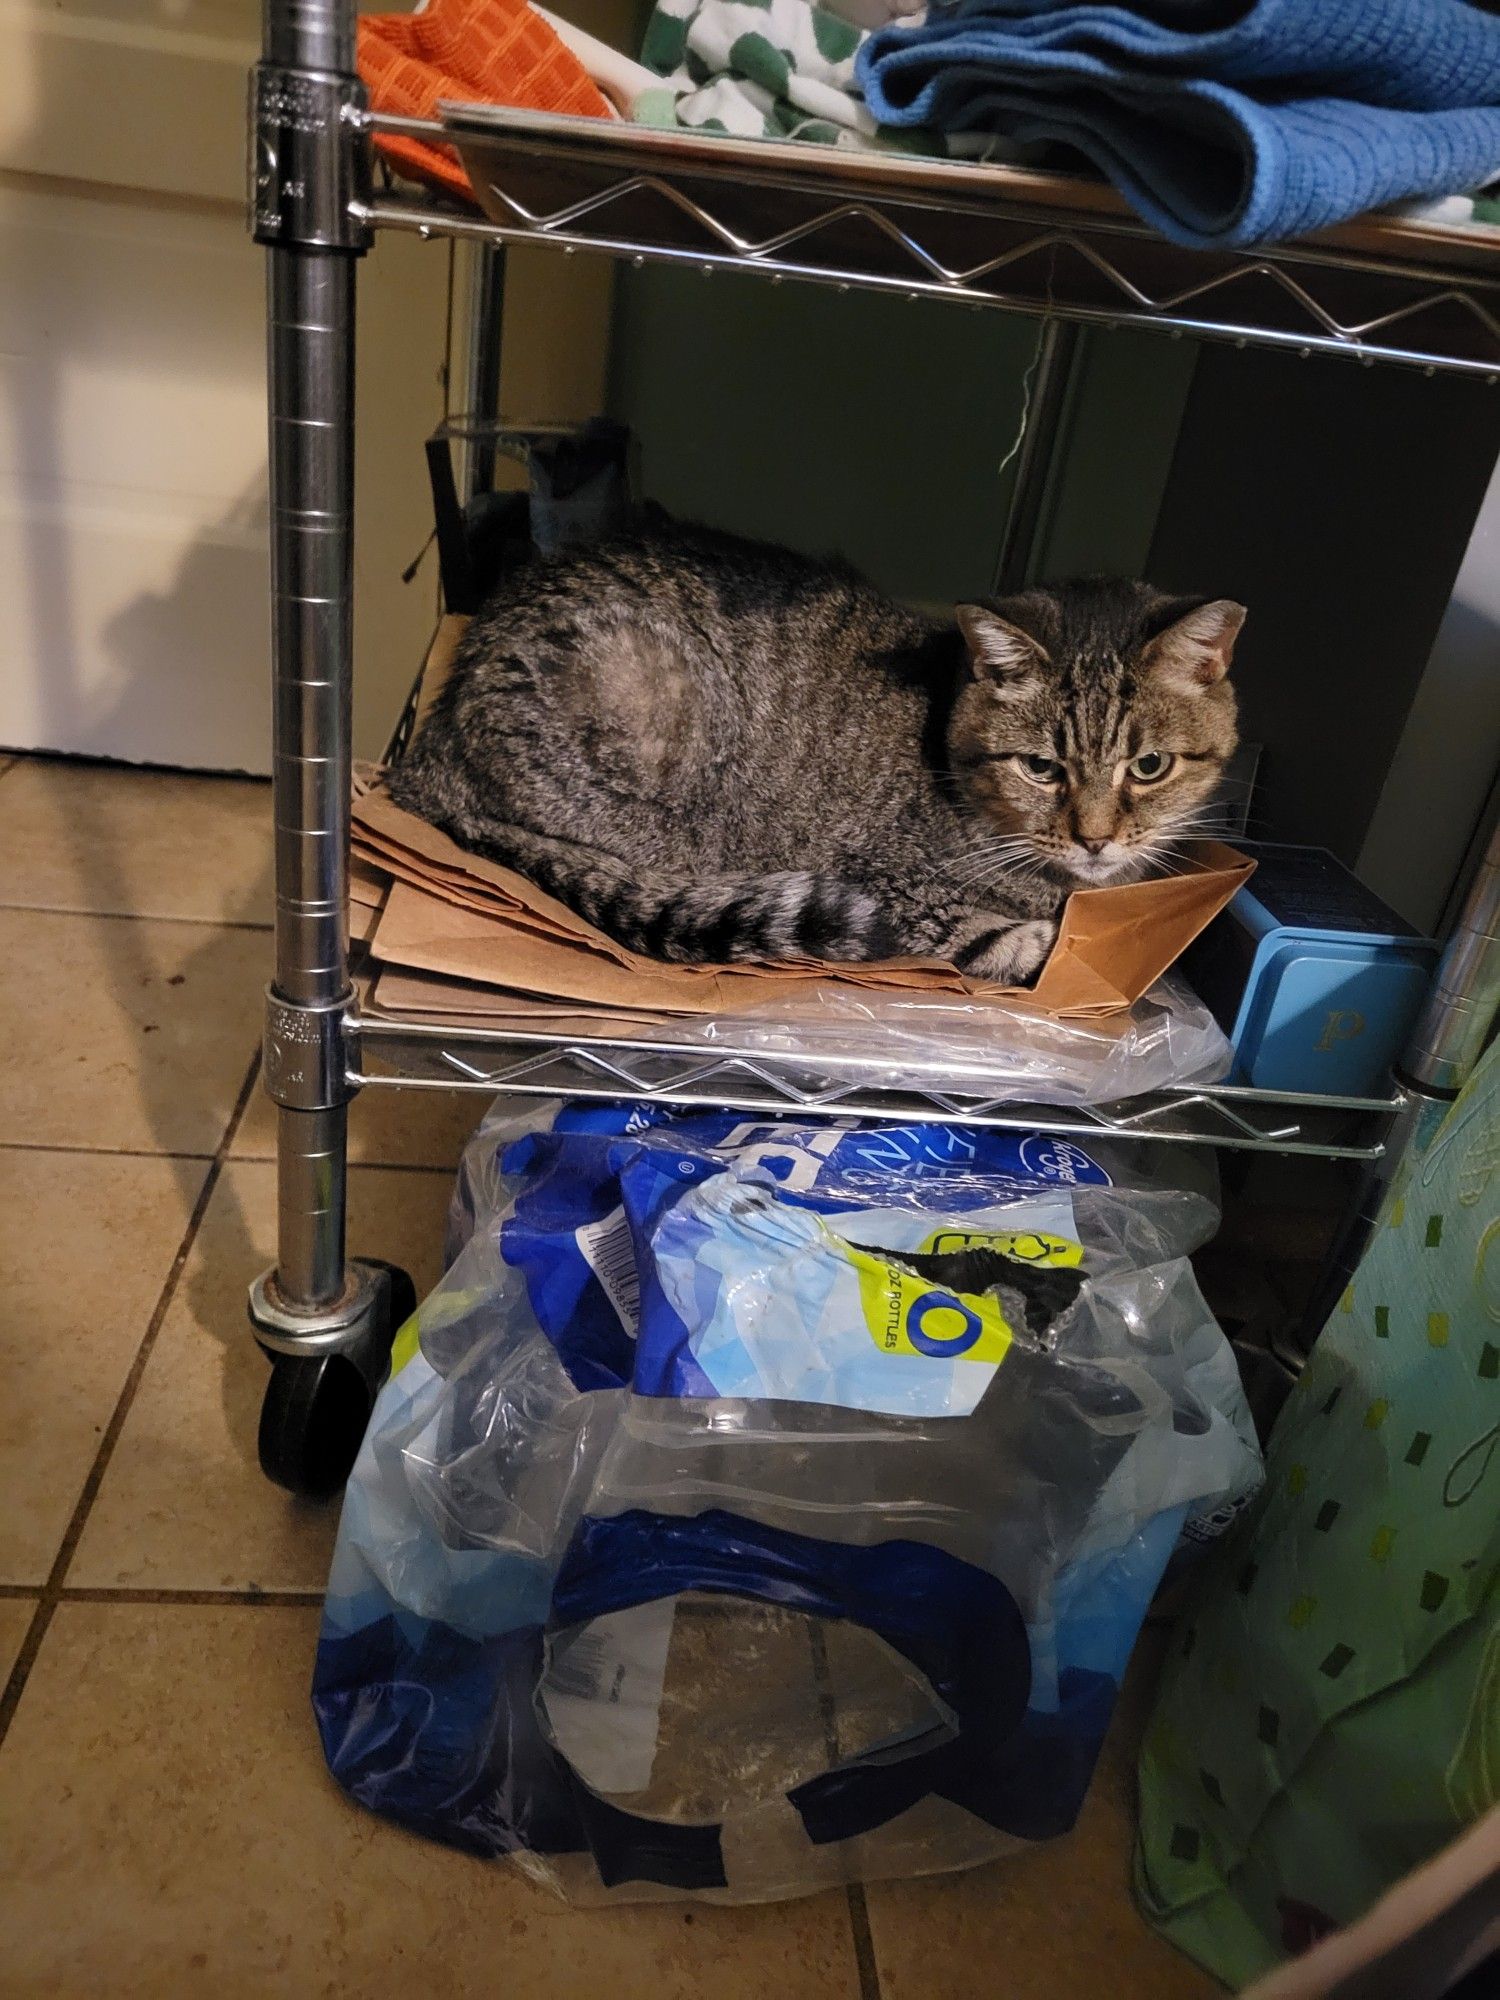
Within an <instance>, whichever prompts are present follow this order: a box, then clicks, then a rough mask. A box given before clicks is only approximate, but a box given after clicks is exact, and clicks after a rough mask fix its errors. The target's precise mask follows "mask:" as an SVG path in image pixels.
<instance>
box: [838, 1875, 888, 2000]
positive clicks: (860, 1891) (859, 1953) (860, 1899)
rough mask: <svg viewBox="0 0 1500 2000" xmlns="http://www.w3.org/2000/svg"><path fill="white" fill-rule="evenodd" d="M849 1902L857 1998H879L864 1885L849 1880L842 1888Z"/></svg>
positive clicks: (873, 1941) (877, 1972) (878, 1983)
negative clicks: (856, 1975)
mask: <svg viewBox="0 0 1500 2000" xmlns="http://www.w3.org/2000/svg"><path fill="white" fill-rule="evenodd" d="M844 1894H845V1896H846V1898H847V1899H848V1903H849V1929H850V1932H851V1933H852V1935H853V1938H854V1963H855V1965H856V1966H857V1967H858V1968H859V2000H880V1965H879V1962H878V1961H877V1959H876V1957H875V1939H874V1936H873V1935H872V1933H871V1930H870V1906H869V1904H868V1903H867V1902H866V1901H865V1892H864V1885H863V1884H862V1883H860V1882H851V1883H849V1884H848V1886H847V1887H846V1889H845V1890H844Z"/></svg>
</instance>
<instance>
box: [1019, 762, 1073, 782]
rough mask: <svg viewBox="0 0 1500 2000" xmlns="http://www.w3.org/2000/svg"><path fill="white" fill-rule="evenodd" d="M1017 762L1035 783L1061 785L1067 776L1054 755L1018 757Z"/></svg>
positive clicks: (1024, 773) (1025, 774)
mask: <svg viewBox="0 0 1500 2000" xmlns="http://www.w3.org/2000/svg"><path fill="white" fill-rule="evenodd" d="M1015 762H1016V764H1017V765H1018V767H1019V768H1020V770H1021V772H1022V773H1023V775H1024V776H1026V777H1028V778H1030V780H1031V782H1032V783H1033V784H1034V785H1060V784H1061V783H1062V781H1063V779H1064V778H1065V777H1066V776H1067V773H1066V772H1065V771H1064V770H1063V767H1062V765H1061V764H1059V763H1058V762H1057V760H1056V758H1054V757H1017V758H1016V759H1015Z"/></svg>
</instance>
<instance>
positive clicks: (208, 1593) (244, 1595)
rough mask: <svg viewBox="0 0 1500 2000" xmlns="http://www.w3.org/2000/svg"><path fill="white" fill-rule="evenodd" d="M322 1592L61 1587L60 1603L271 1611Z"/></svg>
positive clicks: (318, 1597)
mask: <svg viewBox="0 0 1500 2000" xmlns="http://www.w3.org/2000/svg"><path fill="white" fill-rule="evenodd" d="M323 1597H324V1593H323V1591H322V1590H320V1589H313V1588H311V1587H309V1588H308V1589H306V1590H132V1589H129V1588H128V1587H126V1586H124V1585H121V1586H118V1587H116V1586H113V1585H110V1584H101V1585H98V1586H94V1585H89V1586H88V1587H87V1588H85V1587H83V1586H79V1585H69V1584H64V1585H63V1588H62V1591H61V1593H60V1597H59V1601H60V1602H61V1603H63V1604H181V1605H186V1606H189V1607H193V1606H202V1605H226V1604H227V1605H235V1606H239V1605H258V1604H266V1605H271V1606H272V1607H274V1608H278V1609H280V1608H287V1607H299V1608H304V1609H305V1608H306V1606H308V1605H309V1604H312V1605H318V1604H321V1603H322V1602H323Z"/></svg>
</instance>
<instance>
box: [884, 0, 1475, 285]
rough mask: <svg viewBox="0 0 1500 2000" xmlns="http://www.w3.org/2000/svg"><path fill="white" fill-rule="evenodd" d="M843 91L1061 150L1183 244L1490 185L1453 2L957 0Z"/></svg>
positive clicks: (1471, 40)
mask: <svg viewBox="0 0 1500 2000" xmlns="http://www.w3.org/2000/svg"><path fill="white" fill-rule="evenodd" d="M857 75H858V77H859V80H860V83H861V85H862V86H863V89H864V93H865V99H866V102H867V103H868V104H869V106H870V109H871V110H872V111H873V112H874V114H875V116H876V118H877V119H878V120H879V121H880V123H881V124H883V125H897V126H901V125H928V126H935V127H936V128H937V129H939V130H940V131H944V132H949V133H952V132H966V131H976V130H978V131H993V132H999V133H1003V134H1004V135H1005V136H1006V137H1008V138H1011V139H1015V140H1020V141H1023V142H1036V141H1040V140H1050V141H1062V142H1065V143H1066V144H1067V145H1069V146H1072V147H1075V148H1076V149H1077V150H1078V151H1079V152H1081V153H1084V154H1086V155H1087V156H1088V158H1089V159H1091V160H1092V161H1093V162H1094V164H1095V165H1096V166H1097V167H1099V168H1100V170H1101V171H1102V172H1103V173H1105V174H1107V175H1108V177H1109V178H1110V180H1112V181H1113V182H1114V184H1115V186H1116V187H1117V188H1119V190H1120V192H1121V193H1122V194H1123V195H1124V196H1125V197H1126V199H1127V200H1128V201H1129V202H1130V203H1131V204H1132V206H1133V207H1135V208H1136V209H1137V210H1138V211H1139V212H1140V214H1142V215H1143V216H1144V217H1145V218H1146V220H1147V221H1148V222H1151V223H1153V224H1155V226H1156V227H1157V228H1158V229H1160V230H1161V232H1162V234H1163V235H1165V236H1169V237H1171V238H1172V240H1173V241H1174V242H1177V243H1186V244H1191V245H1195V246H1214V247H1226V246H1234V245H1239V244H1248V243H1264V242H1271V241H1276V240H1278V239H1281V238H1285V237H1289V236H1301V235H1304V234H1306V232H1307V231H1308V230H1311V229H1323V228H1326V227H1327V226H1328V225H1329V224H1330V223H1334V222H1342V221H1344V220H1346V219H1347V218H1348V217H1349V216H1351V215H1359V214H1362V213H1363V212H1364V211H1365V210H1366V209H1370V208H1379V207H1381V206H1383V205H1384V204H1385V203H1387V202H1392V201H1402V200H1407V199H1411V198H1414V197H1420V196H1433V195H1440V194H1460V193H1465V192H1467V191H1468V190H1470V189H1472V188H1476V187H1480V186H1482V185H1484V183H1485V182H1487V181H1489V180H1491V179H1493V178H1494V177H1495V175H1496V174H1500V21H1497V20H1493V19H1491V18H1489V17H1488V16H1486V15H1484V14H1481V13H1479V12H1478V11H1476V9H1474V8H1473V7H1470V6H1466V5H1464V4H1462V0H1248V4H1247V0H1240V3H1239V4H1235V0H1142V4H1138V5H1136V6H1133V7H1129V6H1090V5H1079V4H1073V3H1072V0H960V4H958V5H948V6H945V5H942V4H939V5H938V6H935V7H934V8H933V10H932V12H931V13H930V15H929V16H928V19H927V21H926V22H925V23H924V24H923V25H922V26H921V27H916V28H900V27H891V28H882V29H880V30H879V31H878V32H877V33H875V34H873V35H871V36H870V38H869V40H868V41H867V42H866V43H865V45H864V47H863V49H862V50H861V51H860V55H859V60H858V64H857Z"/></svg>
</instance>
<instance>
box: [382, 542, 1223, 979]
mask: <svg viewBox="0 0 1500 2000" xmlns="http://www.w3.org/2000/svg"><path fill="white" fill-rule="evenodd" d="M1244 615H1245V614H1244V612H1243V610H1242V608H1241V607H1240V606H1239V605H1237V604H1232V603H1229V602H1227V601H1226V600H1222V599H1218V600H1214V601H1212V602H1205V601H1203V600H1200V599H1194V598H1188V599H1180V598H1171V597H1167V596H1164V595H1163V594H1162V593H1161V592H1159V591H1157V590H1154V589H1152V588H1151V587H1150V586H1149V585H1147V584H1143V583H1124V582H1116V581H1113V580H1109V579H1103V578H1091V579H1088V580H1085V581H1082V582H1077V583H1067V584H1051V585H1048V586H1046V587H1045V588H1037V589H1033V590H1028V591H1026V592H1024V593H1023V594H1021V595H1020V596H1016V597H1009V598H1006V599H1004V600H1002V601H1000V602H998V603H994V604H966V605H961V606H960V607H959V609H958V612H957V615H956V623H954V624H947V625H943V624H936V623H933V622H930V621H928V620H925V619H923V618H920V617H918V616H916V615H915V614H913V613H912V612H910V611H907V610H903V609H902V608H901V607H900V606H898V605H896V604H893V603H891V602H889V601H888V600H887V599H885V598H883V597H881V596H880V595H878V593H877V592H876V591H875V590H873V589H872V588H871V587H870V585H869V584H867V583H866V582H864V581H863V579H862V578H861V577H859V576H858V575H857V574H856V573H855V572H854V571H853V570H852V569H850V568H848V567H846V566H845V565H843V564H840V563H829V562H818V561H812V560H810V559H809V558H807V557H805V556H801V555H794V554H792V553H791V552H790V551H788V550H786V549H778V548H771V547H768V546H763V545H761V544H757V543H752V542H747V541H741V540H739V539H737V538H735V537H733V536H730V535H725V534H719V533H716V532H712V531H710V530H707V529H702V528H689V527H684V526H680V525H675V524H674V525H670V526H665V527H661V528H657V529H653V530H651V531H649V532H643V533H640V534H636V535H633V536H631V537H629V538H626V539H621V540H616V541H611V542H607V543H601V544H597V545H595V546H592V547H588V548H584V549H579V550H574V551H571V552H568V553H566V554H564V555H562V556H560V557H558V558H556V559H554V560H551V561H547V562H540V563H537V564H535V565H533V566H530V567H528V568H525V569H522V570H520V571H518V572H517V573H516V574H515V575H514V576H512V578H511V579H510V580H509V581H508V582H506V583H505V584H504V585H503V586H502V587H501V589H500V590H499V591H498V593H497V594H496V595H495V596H494V598H493V599H492V600H491V601H490V602H489V604H488V605H487V606H486V607H485V609H484V610H483V611H482V612H481V613H480V614H479V615H478V616H477V617H475V618H474V619H473V620H472V622H471V623H470V625H469V627H468V629H467V631H466V632H465V634H464V637H463V640H462V642H461V644H460V646H459V648H458V652H457V655H456V657H455V659H454V663H453V669H452V673H451V677H450V678H449V680H448V682H447V684H446V686H445V687H444V688H443V691H442V693H441V694H440V696H439V697H438V699H437V701H436V702H435V704H434V706H433V708H432V711H431V713H430V714H429V716H428V718H427V722H426V725H425V727H424V728H423V729H422V730H421V732H420V734H419V735H418V736H417V738H416V740H415V742H414V743H413V745H412V746H411V748H410V750H409V751H408V752H407V755H406V757H405V759H404V761H403V762H402V763H401V764H400V765H399V766H398V767H397V768H396V769H395V770H394V771H393V772H392V774H391V792H392V794H393V796H394V797H395V799H396V801H397V802H398V804H400V805H402V806H405V807H407V808H408V809H409V810H411V811H412V812H415V813H418V814H420V815H421V817H422V818H424V819H426V820H429V821H430V822H431V823H432V824H433V825H435V826H438V827H440V828H442V829H443V830H444V831H445V832H446V833H448V834H450V835H451V836H452V837H453V838H454V839H455V840H456V841H458V842H459V844H460V845H461V846H463V847H466V848H469V849H471V850H472V851H474V852H475V853H478V854H483V855H488V856H490V857H491V858H492V859H495V860H498V861H502V862H506V863H508V864H509V865H511V866H512V867H514V868H517V869H519V870H520V871H521V872H522V873H524V874H526V875H528V876H530V877H531V879H532V880H533V881H535V882H537V883H539V884H540V885H541V886H542V887H543V888H544V889H547V890H549V891H550V892H551V893H552V894H553V895H555V896H557V897H559V898H560V899H561V900H562V901H563V902H565V903H568V904H570V905H571V906H572V908H574V909H575V910H577V911H578V912H579V913H580V914H581V915H583V916H584V917H586V918H588V919H589V920H590V921H591V922H593V923H594V924H596V925H598V927H599V928H600V929H601V930H604V931H606V932H608V933H609V934H610V935H611V936H612V937H615V938H617V939H619V940H620V942H621V943H623V944H626V945H629V946H631V947H633V948H634V949H636V950H638V951H641V952H645V953H648V954H651V955H653V956H656V957H660V958H669V959H679V960H716V961H726V960H743V959H787V958H797V957H815V958H823V959H838V960H851V959H874V958H890V957H897V956H903V955H922V956H937V957H941V958H944V959H948V960H950V961H951V962H952V963H953V964H955V965H957V966H958V967H959V968H960V970H961V971H963V972H965V973H967V974H969V975H971V976H973V977H975V978H978V979H983V980H995V981H1000V982H1002V983H1015V982H1020V981H1024V980H1026V979H1029V978H1031V977H1033V976H1034V975H1035V973H1036V972H1037V970H1038V968H1039V967H1040V966H1041V964H1042V962H1043V960H1044V959H1045V958H1046V956H1047V953H1048V951H1049V950H1050V949H1051V946H1052V943H1053V940H1054V938H1055V936H1056V933H1057V920H1058V913H1059V911H1060V909H1061V907H1062V904H1063V901H1064V899H1065V898H1066V896H1067V894H1068V892H1069V890H1070V889H1075V888H1080V887H1087V888H1092V887H1097V886H1099V885H1100V884H1103V883H1107V882H1121V881H1129V880H1132V879H1134V878H1137V877H1139V876H1141V875H1144V874H1146V873H1148V872H1149V871H1150V870H1151V868H1152V867H1153V866H1154V865H1159V864H1161V863H1163V862H1164V861H1165V859H1166V857H1167V856H1168V855H1169V853H1170V851H1171V847H1172V843H1173V842H1174V841H1175V840H1177V839H1180V838H1181V837H1182V836H1183V835H1184V834H1185V833H1187V832H1189V831H1190V830H1191V829H1192V828H1193V827H1194V826H1195V825H1197V824H1199V823H1200V820H1201V815H1202V814H1203V811H1204V809H1205V807H1206V806H1207V805H1208V804H1209V801H1210V799H1211V797H1212V794H1213V793H1214V790H1215V788H1216V786H1217V784H1218V780H1219V777H1220V774H1221V772H1222V770H1223V767H1224V762H1225V760H1226V758H1227V757H1228V756H1229V754H1230V752H1231V751H1232V750H1233V748H1234V744H1235V702H1234V695H1233V693H1232V692H1231V690H1230V688H1229V687H1228V685H1227V683H1226V682H1225V679H1224V675H1225V671H1226V669H1227V668H1228V665H1229V658H1230V652H1231V649H1232V647H1233V644H1234V638H1235V635H1236V633H1237V632H1238V630H1239V627H1240V623H1241V621H1242V619H1243V618H1244Z"/></svg>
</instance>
